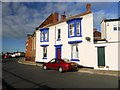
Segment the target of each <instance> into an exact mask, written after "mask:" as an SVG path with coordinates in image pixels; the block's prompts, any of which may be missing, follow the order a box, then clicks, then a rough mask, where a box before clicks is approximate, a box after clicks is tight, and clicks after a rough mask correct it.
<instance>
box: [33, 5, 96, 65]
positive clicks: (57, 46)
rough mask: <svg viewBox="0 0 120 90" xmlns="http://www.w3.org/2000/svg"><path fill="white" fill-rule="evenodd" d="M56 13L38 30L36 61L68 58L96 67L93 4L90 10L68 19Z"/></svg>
mask: <svg viewBox="0 0 120 90" xmlns="http://www.w3.org/2000/svg"><path fill="white" fill-rule="evenodd" d="M58 17H59V14H58V13H52V14H51V15H50V16H49V17H48V18H47V19H46V20H45V21H44V22H43V23H42V24H41V25H40V26H39V27H38V30H36V58H35V61H36V62H48V61H50V60H51V59H52V58H68V59H70V60H71V61H72V62H76V63H78V64H80V65H84V66H88V67H95V65H96V62H95V60H96V59H95V56H94V55H95V53H96V52H95V51H94V50H93V49H95V48H94V45H93V44H94V40H93V13H92V11H91V4H87V5H86V11H85V12H83V13H81V14H78V15H74V16H71V17H66V16H65V15H61V20H59V19H58Z"/></svg>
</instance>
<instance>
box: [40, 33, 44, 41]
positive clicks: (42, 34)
mask: <svg viewBox="0 0 120 90" xmlns="http://www.w3.org/2000/svg"><path fill="white" fill-rule="evenodd" d="M43 40H44V32H41V41H43Z"/></svg>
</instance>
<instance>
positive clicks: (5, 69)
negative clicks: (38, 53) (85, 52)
mask: <svg viewBox="0 0 120 90" xmlns="http://www.w3.org/2000/svg"><path fill="white" fill-rule="evenodd" d="M2 80H3V86H5V87H9V88H42V89H44V88H49V89H51V90H52V89H53V88H118V77H114V76H107V75H96V74H87V73H80V72H77V71H70V72H64V73H59V72H58V71H56V70H45V71H44V70H42V68H41V67H39V66H31V65H23V64H19V63H18V58H11V59H6V60H3V62H2Z"/></svg>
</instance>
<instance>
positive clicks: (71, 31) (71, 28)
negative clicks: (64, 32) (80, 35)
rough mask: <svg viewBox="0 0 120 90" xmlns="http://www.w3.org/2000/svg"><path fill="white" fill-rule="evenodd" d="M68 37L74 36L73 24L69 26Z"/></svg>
mask: <svg viewBox="0 0 120 90" xmlns="http://www.w3.org/2000/svg"><path fill="white" fill-rule="evenodd" d="M70 36H74V24H73V23H71V24H70Z"/></svg>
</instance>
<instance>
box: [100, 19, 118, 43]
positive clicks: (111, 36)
mask: <svg viewBox="0 0 120 90" xmlns="http://www.w3.org/2000/svg"><path fill="white" fill-rule="evenodd" d="M114 25H116V26H118V21H108V22H104V21H103V22H102V23H101V36H102V39H104V38H105V39H106V40H108V41H109V42H111V41H118V34H120V31H118V30H117V31H114V30H113V26H114Z"/></svg>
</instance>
